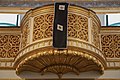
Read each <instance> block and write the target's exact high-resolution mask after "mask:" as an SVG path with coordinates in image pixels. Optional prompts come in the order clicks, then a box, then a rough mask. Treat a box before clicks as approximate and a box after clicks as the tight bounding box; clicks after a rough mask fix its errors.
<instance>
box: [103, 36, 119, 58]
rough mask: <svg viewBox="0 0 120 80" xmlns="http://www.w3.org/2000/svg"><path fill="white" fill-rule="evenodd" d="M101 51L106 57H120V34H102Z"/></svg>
mask: <svg viewBox="0 0 120 80" xmlns="http://www.w3.org/2000/svg"><path fill="white" fill-rule="evenodd" d="M101 41H102V42H101V43H102V51H103V52H104V54H105V55H106V57H107V58H120V35H119V34H116V35H115V34H114V35H112V34H111V35H109V34H108V35H102V36H101Z"/></svg>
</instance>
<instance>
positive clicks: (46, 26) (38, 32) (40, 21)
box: [33, 14, 53, 41]
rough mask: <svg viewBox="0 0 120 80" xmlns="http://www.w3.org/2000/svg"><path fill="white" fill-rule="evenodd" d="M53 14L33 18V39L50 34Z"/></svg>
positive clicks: (46, 36)
mask: <svg viewBox="0 0 120 80" xmlns="http://www.w3.org/2000/svg"><path fill="white" fill-rule="evenodd" d="M52 26H53V14H45V15H40V16H37V17H35V18H34V27H33V41H35V40H39V39H42V38H48V37H50V36H52Z"/></svg>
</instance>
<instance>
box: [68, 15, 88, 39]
mask: <svg viewBox="0 0 120 80" xmlns="http://www.w3.org/2000/svg"><path fill="white" fill-rule="evenodd" d="M68 36H69V37H74V38H79V39H82V40H85V41H88V19H87V18H86V17H83V16H81V15H76V14H71V13H70V14H68Z"/></svg>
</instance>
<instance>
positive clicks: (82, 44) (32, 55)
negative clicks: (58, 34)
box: [14, 5, 106, 77]
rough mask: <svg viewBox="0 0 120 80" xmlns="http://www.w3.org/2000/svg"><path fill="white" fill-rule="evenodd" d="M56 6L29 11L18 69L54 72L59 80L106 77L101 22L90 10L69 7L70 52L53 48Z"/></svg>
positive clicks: (19, 54)
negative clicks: (92, 75)
mask: <svg viewBox="0 0 120 80" xmlns="http://www.w3.org/2000/svg"><path fill="white" fill-rule="evenodd" d="M53 23H54V5H46V6H42V7H38V8H35V9H31V10H29V11H28V12H27V13H26V14H25V16H24V18H23V20H22V22H21V28H22V34H21V44H20V51H19V52H18V55H17V57H16V59H15V63H14V67H15V68H16V73H17V74H18V75H19V74H21V73H22V72H24V71H32V72H39V73H41V74H45V72H52V73H55V74H57V75H58V76H59V77H61V75H63V74H65V73H69V72H73V73H75V74H77V75H79V73H81V72H86V71H97V72H99V73H103V72H104V69H105V68H106V58H105V56H104V54H103V53H102V51H101V41H100V27H101V25H100V20H99V19H98V17H97V16H96V14H95V13H94V12H93V11H91V10H89V9H86V8H83V7H79V6H75V5H69V7H68V41H67V49H62V50H61V49H55V48H53V47H52V40H53V39H52V38H53V37H52V36H53V34H52V33H53Z"/></svg>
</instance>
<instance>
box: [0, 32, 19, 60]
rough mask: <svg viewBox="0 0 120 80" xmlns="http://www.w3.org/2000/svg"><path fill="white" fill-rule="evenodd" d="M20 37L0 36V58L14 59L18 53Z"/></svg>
mask: <svg viewBox="0 0 120 80" xmlns="http://www.w3.org/2000/svg"><path fill="white" fill-rule="evenodd" d="M19 45H20V35H17V34H16V35H8V34H6V35H0V58H14V57H16V55H17V52H18V51H19Z"/></svg>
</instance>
